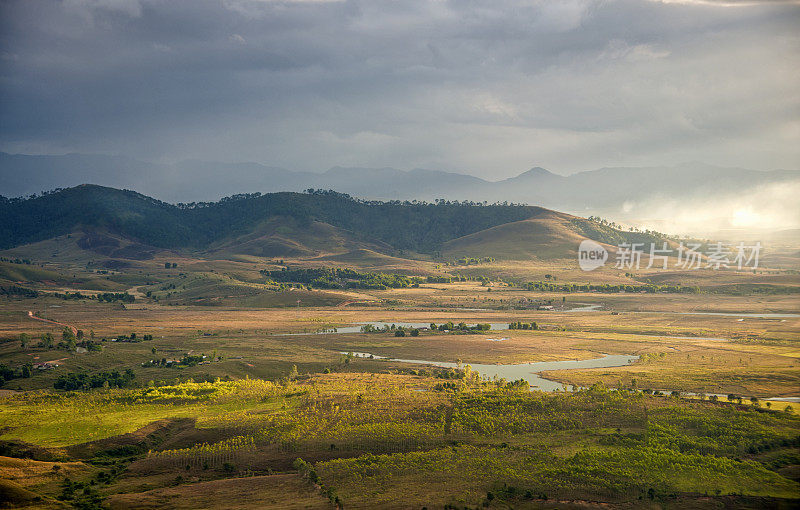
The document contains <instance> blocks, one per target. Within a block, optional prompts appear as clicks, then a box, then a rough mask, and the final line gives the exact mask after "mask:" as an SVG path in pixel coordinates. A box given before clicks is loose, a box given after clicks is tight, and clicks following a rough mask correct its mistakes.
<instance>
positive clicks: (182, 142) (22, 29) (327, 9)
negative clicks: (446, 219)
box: [0, 0, 800, 179]
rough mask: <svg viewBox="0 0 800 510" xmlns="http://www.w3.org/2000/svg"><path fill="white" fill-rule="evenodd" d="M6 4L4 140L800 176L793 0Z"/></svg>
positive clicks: (227, 153)
mask: <svg viewBox="0 0 800 510" xmlns="http://www.w3.org/2000/svg"><path fill="white" fill-rule="evenodd" d="M731 5H735V6H737V7H738V8H724V7H727V6H731ZM0 9H1V10H2V11H1V12H0V47H1V48H2V49H1V50H0V78H1V79H0V101H1V102H0V149H2V150H5V151H10V152H26V153H61V152H96V153H120V154H127V155H130V156H135V157H138V158H143V159H149V160H177V159H183V158H199V159H207V160H222V161H258V162H262V163H265V164H271V165H280V166H285V167H287V168H292V169H297V170H322V169H325V168H328V167H330V166H334V165H345V166H348V165H350V166H395V167H401V168H413V167H427V168H438V169H444V170H453V171H461V172H464V173H471V174H474V175H479V176H481V177H484V178H488V179H500V178H504V177H509V176H511V175H515V174H517V173H519V172H520V171H522V170H524V169H526V168H529V167H531V166H534V165H540V166H544V167H548V168H550V169H553V170H554V171H557V172H561V173H571V172H574V171H577V170H583V169H588V168H593V167H599V166H617V165H651V164H671V163H676V162H680V161H687V160H703V161H707V162H710V163H715V164H721V165H732V166H748V167H753V168H762V169H768V168H797V167H800V143H798V140H800V115H798V114H800V62H799V61H798V60H800V59H798V55H800V51H799V50H800V31H798V30H797V27H798V26H800V7H798V5H796V2H775V1H773V2H732V1H718V2H714V1H702V2H701V1H692V2H689V1H679V2H668V1H647V0H637V1H633V0H616V1H614V0H562V1H558V2H553V1H548V0H529V1H522V0H498V1H494V2H479V1H477V0H408V1H404V2H395V1H390V0H346V1H335V0H332V1H314V0H294V1H289V0H283V1H271V0H214V1H212V0H194V1H191V2H187V1H180V0H163V1H155V0H64V1H61V2H56V1H45V0H22V1H13V0H12V1H8V2H4V3H3V4H2V6H1V7H0Z"/></svg>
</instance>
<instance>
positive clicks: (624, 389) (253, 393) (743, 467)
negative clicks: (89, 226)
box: [0, 227, 800, 509]
mask: <svg viewBox="0 0 800 510" xmlns="http://www.w3.org/2000/svg"><path fill="white" fill-rule="evenodd" d="M265 228H266V227H265ZM269 228H272V227H269ZM270 232H271V231H270ZM279 234H280V232H278V231H277V230H276V234H275V235H279ZM270 235H272V234H270ZM240 241H241V242H242V243H245V244H247V243H249V242H250V241H249V240H247V239H244V240H240ZM467 241H469V240H467ZM472 241H475V242H478V241H480V239H477V240H472ZM465 242H466V241H465ZM259 246H260V245H259ZM373 248H375V247H370V246H365V247H363V248H360V249H358V250H354V251H350V252H345V253H330V254H322V255H318V254H315V255H314V256H308V257H305V258H296V259H292V260H277V259H273V258H270V257H265V256H263V255H260V254H259V252H253V253H234V252H231V251H230V249H229V248H227V247H225V246H216V247H214V248H213V249H214V251H213V253H214V255H213V256H210V255H209V254H178V253H171V252H157V253H154V254H153V255H152V258H151V259H143V260H130V261H128V263H127V265H121V266H119V267H116V268H115V269H108V268H106V269H101V268H99V267H98V266H97V265H95V264H94V263H93V260H92V259H91V257H90V256H89V255H87V252H86V251H85V250H84V251H82V250H80V249H79V247H78V246H77V245H76V244H75V243H74V239H72V238H65V239H61V240H60V241H58V242H45V243H44V244H43V245H41V246H37V247H33V248H31V247H27V248H24V247H23V248H21V249H17V252H18V253H16V255H17V256H22V255H31V254H35V253H45V252H46V253H48V254H50V253H51V252H52V254H55V255H56V256H55V257H50V256H49V255H48V259H47V260H45V261H38V262H34V263H31V264H16V263H12V262H0V284H2V285H3V286H4V288H10V286H22V287H25V288H28V289H32V290H35V291H37V292H38V293H39V294H38V295H37V296H36V297H20V296H17V295H12V296H7V295H3V296H0V300H2V301H0V364H2V365H4V366H5V367H6V368H7V369H8V370H10V372H8V371H7V372H4V373H6V374H7V375H9V374H10V375H9V378H8V379H7V380H5V381H4V382H3V385H2V390H0V392H1V393H2V394H1V395H0V447H2V449H1V450H0V480H2V482H3V485H2V487H0V491H1V492H0V493H2V494H3V495H5V498H6V499H10V500H13V501H15V502H16V503H15V504H16V505H17V506H23V507H24V506H28V507H32V508H36V507H38V508H70V507H77V508H119V509H135V508H136V509H152V508H164V507H169V508H220V507H224V508H234V507H235V508H335V507H337V506H339V507H347V508H379V507H380V508H422V507H427V508H445V507H448V505H449V507H448V508H453V507H457V508H463V507H465V506H466V507H468V508H475V507H481V508H482V507H488V508H653V509H655V508H719V507H729V508H782V507H783V508H791V507H792V506H794V505H796V502H797V500H798V498H800V486H799V485H798V479H800V477H798V466H800V458H798V456H797V446H798V444H799V443H798V438H799V437H800V422H798V418H797V416H796V414H795V413H796V412H797V410H798V409H797V407H798V404H787V403H786V402H782V401H777V400H771V401H770V400H768V399H770V398H775V397H800V317H798V313H799V312H800V294H797V293H795V292H794V289H795V288H797V287H800V277H798V275H796V274H794V273H792V272H791V271H788V270H785V269H781V270H765V271H762V272H757V273H756V274H753V273H739V272H721V273H716V274H712V273H711V272H704V271H699V272H684V273H660V272H657V271H641V272H637V274H630V273H629V274H625V273H624V272H621V271H619V270H614V269H611V268H606V269H602V270H598V271H596V272H592V273H583V272H579V271H576V270H575V268H574V267H573V266H574V263H572V262H567V261H561V260H557V259H556V260H546V261H543V260H536V259H531V260H529V261H523V262H520V261H514V262H511V261H508V260H506V261H503V260H495V261H491V262H486V263H480V264H473V265H458V263H457V262H454V260H450V258H448V257H450V255H452V257H451V258H452V259H455V257H456V256H457V255H459V254H460V252H458V249H460V248H459V247H458V246H456V244H455V243H454V244H453V246H452V249H453V251H452V253H446V254H445V257H442V259H440V260H434V259H432V258H430V257H420V258H419V259H418V260H413V261H412V260H409V259H404V258H400V257H396V256H390V255H386V254H381V253H378V252H377V251H375V250H374V249H373ZM43 250H44V251H43ZM48 250H49V251H48ZM6 255H14V253H7V254H6ZM165 263H169V264H170V267H169V268H167V267H166V266H165ZM173 263H174V264H176V267H172V264H173ZM571 263H572V265H570V264H571ZM321 265H325V266H327V267H340V268H349V267H355V268H357V269H358V270H359V271H386V272H392V273H398V274H403V275H414V276H420V277H425V278H427V277H428V276H433V277H443V276H447V277H453V278H454V279H455V281H451V282H450V283H426V282H424V281H423V283H420V284H418V285H415V286H408V287H403V288H388V289H385V288H346V289H323V288H308V286H306V285H301V284H299V283H298V284H291V285H281V284H278V283H276V282H273V281H268V280H267V279H265V278H264V276H263V274H262V273H260V272H259V271H260V270H262V269H267V270H273V271H276V270H280V269H281V268H282V267H286V266H291V267H292V268H315V267H320V266H321ZM462 277H468V278H471V279H467V280H465V281H462V280H463V278H462ZM533 281H547V282H550V283H566V282H570V283H578V284H586V283H593V284H599V283H603V284H609V285H620V284H622V285H644V284H654V285H665V284H669V285H676V284H678V283H681V284H683V285H685V286H697V287H698V289H699V291H698V292H697V293H663V292H647V293H639V292H613V293H604V292H581V293H578V292H575V293H565V292H542V291H530V290H526V287H525V285H524V284H525V283H526V282H533ZM765 289H771V290H769V291H767V290H765ZM776 289H777V290H776ZM67 291H68V292H76V291H80V292H81V293H82V294H83V297H82V298H76V297H74V296H73V298H70V299H66V298H65V297H64V296H63V293H64V292H67ZM102 292H128V293H129V294H130V295H132V296H134V300H133V302H130V300H128V302H123V301H120V300H116V301H113V302H105V301H101V300H99V299H97V298H93V299H87V298H86V297H87V296H89V295H95V294H98V293H102ZM55 293H61V294H62V296H61V297H59V296H57V295H56V294H55ZM542 307H545V308H544V309H543V308H542ZM548 307H552V308H551V309H548ZM573 309H577V311H571V310H573ZM29 312H31V313H33V314H36V315H37V316H39V317H43V318H47V319H50V320H52V321H54V322H58V323H61V324H62V325H68V326H71V327H75V328H76V329H78V330H80V331H81V333H82V334H83V338H82V339H83V340H91V341H92V342H91V343H92V344H93V345H94V347H93V349H92V350H89V351H88V352H78V350H77V349H75V348H74V347H70V345H69V344H68V341H67V340H68V337H67V336H64V333H63V326H62V325H57V324H55V323H47V322H42V321H39V320H34V319H32V318H31V317H30V316H29ZM726 314H727V315H726ZM747 314H749V315H747ZM765 314H766V315H765ZM769 314H779V315H769ZM449 321H452V322H453V323H455V324H458V323H459V322H465V323H468V324H475V323H500V324H506V323H510V322H524V323H532V322H535V323H536V325H537V328H538V329H536V330H507V329H503V330H501V331H497V330H490V331H484V332H473V333H472V334H459V332H457V331H447V332H445V331H430V330H427V329H422V330H421V331H418V333H414V336H412V334H411V330H410V329H407V330H406V331H404V332H403V335H402V336H397V334H396V333H395V331H396V330H389V331H385V332H375V333H362V332H358V331H357V330H356V331H355V332H341V329H342V328H345V327H356V328H358V327H359V326H360V325H361V324H362V323H387V324H401V323H418V324H426V325H427V324H430V323H431V322H433V323H436V324H443V323H446V322H449ZM132 333H135V334H136V337H135V338H134V341H131V337H132ZM47 334H50V335H52V338H53V344H54V345H52V346H51V347H47V346H45V345H40V340H41V339H42V338H43V336H45V337H46V335H47ZM21 335H27V337H28V339H29V340H28V342H27V345H26V346H25V347H24V348H23V346H22V343H21V340H20V336H21ZM117 340H120V341H117ZM62 341H63V342H64V343H63V344H62V345H61V346H59V345H58V343H59V342H62ZM76 345H77V344H76ZM348 352H367V353H370V354H374V355H376V356H379V357H386V358H393V359H395V360H397V359H416V360H428V361H433V362H450V363H454V362H457V361H461V362H462V366H465V365H468V364H514V363H525V362H536V361H564V360H585V359H593V358H599V357H601V356H603V355H605V354H625V355H635V356H639V359H638V361H636V362H634V363H631V364H629V365H627V366H621V367H617V368H600V369H587V370H561V371H551V372H547V373H544V374H542V375H543V376H544V377H546V378H549V379H552V380H556V381H560V382H563V383H565V384H568V385H571V386H575V387H583V388H584V389H582V390H580V391H575V392H557V393H541V392H537V391H529V390H528V388H527V386H526V385H522V384H513V383H511V384H510V383H509V382H508V381H480V380H479V378H478V377H477V376H476V375H475V374H474V372H470V371H467V370H453V369H443V368H437V367H435V366H431V365H419V364H410V363H403V362H400V361H393V360H392V359H369V358H360V357H352V356H348V355H346V354H343V353H348ZM203 356H205V357H203ZM182 360H187V361H186V363H183V362H182ZM45 362H49V363H50V364H52V365H55V364H57V365H58V366H57V367H55V368H47V369H45V368H44V367H43V368H41V369H40V368H39V367H40V364H42V363H45ZM26 365H28V366H29V367H31V368H33V370H31V371H29V372H28V373H27V374H28V375H29V376H24V375H23V367H25V366H26ZM126 371H128V373H130V374H131V375H130V377H129V378H128V379H124V381H125V382H124V386H125V387H121V388H115V387H114V385H115V384H116V383H114V384H111V385H107V386H108V387H104V386H103V385H99V387H96V388H93V389H79V390H76V391H64V390H60V389H55V388H54V385H57V384H58V381H59V380H64V378H65V377H66V376H67V375H68V374H87V376H99V375H102V374H106V376H104V377H106V379H109V377H108V374H110V373H111V372H116V373H117V374H118V375H119V374H125V373H126ZM110 380H113V381H119V380H122V379H119V378H117V379H113V378H111V379H110ZM87 384H88V383H87ZM120 384H122V383H120ZM641 390H648V392H647V393H645V392H643V391H641ZM652 390H657V391H660V392H662V393H664V395H658V394H657V395H653V394H652ZM671 392H681V393H682V394H681V395H680V396H668V395H669V394H670V393H671ZM688 392H692V393H698V394H700V393H702V394H708V395H710V394H721V395H728V394H735V395H737V396H741V397H742V398H743V401H742V402H739V401H738V400H737V399H733V400H732V401H730V402H729V401H728V399H727V398H725V397H722V398H719V399H717V401H710V400H708V399H707V398H704V399H701V398H699V397H698V396H695V395H689V394H688ZM751 397H754V398H756V399H757V400H756V401H755V402H754V401H751V400H750V398H751ZM787 405H789V406H793V407H795V409H793V410H791V409H790V410H787V409H786V407H787ZM56 466H58V467H56ZM37 498H38V499H37ZM292 505H294V506H292Z"/></svg>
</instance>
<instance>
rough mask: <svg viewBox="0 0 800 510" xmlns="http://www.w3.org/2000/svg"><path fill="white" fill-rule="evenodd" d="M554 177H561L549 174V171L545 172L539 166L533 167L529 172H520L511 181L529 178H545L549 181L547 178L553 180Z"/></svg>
mask: <svg viewBox="0 0 800 510" xmlns="http://www.w3.org/2000/svg"><path fill="white" fill-rule="evenodd" d="M555 177H561V176H560V175H556V174H554V173H553V172H551V171H549V170H547V169H545V168H542V167H540V166H535V167H533V168H531V169H530V170H527V171H525V172H522V173H521V174H519V175H518V176H516V177H512V178H511V179H531V178H536V179H542V178H547V179H549V178H555ZM511 179H509V180H511Z"/></svg>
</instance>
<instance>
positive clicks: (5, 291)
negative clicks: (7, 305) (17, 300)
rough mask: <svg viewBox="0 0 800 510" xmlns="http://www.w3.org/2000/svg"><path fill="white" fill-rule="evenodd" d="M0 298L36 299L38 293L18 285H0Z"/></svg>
mask: <svg viewBox="0 0 800 510" xmlns="http://www.w3.org/2000/svg"><path fill="white" fill-rule="evenodd" d="M0 296H8V297H14V296H16V297H23V298H37V297H39V292H38V291H36V290H34V289H29V288H28V287H22V286H20V285H0Z"/></svg>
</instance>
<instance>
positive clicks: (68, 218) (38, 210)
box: [0, 185, 546, 252]
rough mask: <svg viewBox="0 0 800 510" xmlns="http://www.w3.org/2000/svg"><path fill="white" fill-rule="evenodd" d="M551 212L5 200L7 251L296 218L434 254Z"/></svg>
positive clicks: (304, 201) (353, 204)
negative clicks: (73, 236) (75, 237)
mask: <svg viewBox="0 0 800 510" xmlns="http://www.w3.org/2000/svg"><path fill="white" fill-rule="evenodd" d="M545 211H546V210H545V209H542V208H539V207H530V206H517V205H479V204H467V203H457V202H440V203H437V204H429V203H410V202H402V203H401V202H366V201H360V200H354V199H352V198H350V197H349V196H347V195H342V194H339V193H334V192H322V191H317V192H312V193H270V194H266V195H260V194H252V195H236V196H233V197H229V198H225V199H222V200H220V201H219V202H213V203H200V204H188V205H187V204H178V205H173V204H167V203H164V202H160V201H158V200H155V199H152V198H150V197H147V196H144V195H141V194H139V193H136V192H133V191H126V190H118V189H114V188H105V187H101V186H94V185H83V186H77V187H74V188H68V189H64V190H58V191H55V192H51V193H48V194H45V195H43V196H38V197H33V198H27V199H12V200H8V199H3V200H2V202H1V203H0V220H1V221H0V248H11V247H14V246H18V245H20V244H25V243H31V242H36V241H41V240H43V239H49V238H52V237H55V236H58V235H63V234H66V233H69V232H70V231H72V230H74V229H75V228H76V227H78V228H80V227H84V228H104V229H108V230H109V231H112V232H115V233H118V234H121V235H124V236H127V237H130V238H132V239H135V240H138V241H140V242H143V243H146V244H150V245H153V246H157V247H162V248H204V247H207V246H209V245H210V244H212V243H214V242H217V241H220V240H222V239H226V238H229V237H231V236H234V235H241V234H243V233H247V232H249V231H251V230H252V229H253V228H255V226H256V225H258V224H259V223H261V222H263V221H264V220H267V219H270V218H274V217H279V216H280V217H291V218H294V219H295V220H297V221H299V222H300V224H301V225H302V224H303V223H304V222H309V223H310V222H311V221H313V220H316V221H320V222H324V223H328V224H331V225H334V226H336V227H339V228H342V229H346V230H349V231H351V232H354V233H356V234H357V235H359V236H363V237H364V238H365V239H374V240H378V241H382V242H385V243H388V244H389V245H391V246H393V247H394V248H396V249H408V250H415V251H421V252H430V251H433V250H436V249H438V247H440V246H441V244H442V243H444V242H445V241H448V240H450V239H455V238H458V237H462V236H464V235H468V234H471V233H474V232H478V231H480V230H484V229H486V228H490V227H493V226H496V225H501V224H504V223H508V222H513V221H520V220H524V219H528V218H531V217H535V216H537V215H539V214H542V213H543V212H545Z"/></svg>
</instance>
